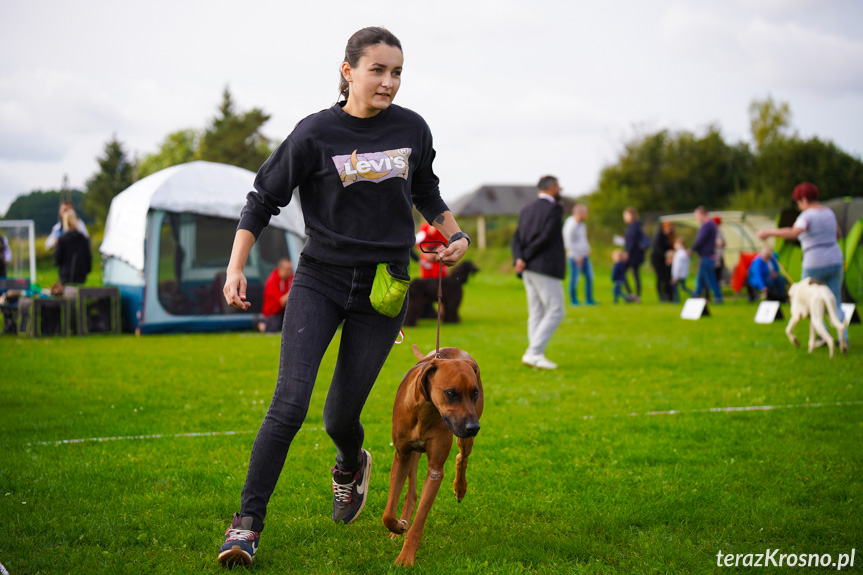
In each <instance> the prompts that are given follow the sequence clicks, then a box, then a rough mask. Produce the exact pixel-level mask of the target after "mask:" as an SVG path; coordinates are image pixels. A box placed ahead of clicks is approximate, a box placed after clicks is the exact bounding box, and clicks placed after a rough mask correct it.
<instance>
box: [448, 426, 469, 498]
mask: <svg viewBox="0 0 863 575" xmlns="http://www.w3.org/2000/svg"><path fill="white" fill-rule="evenodd" d="M456 443H458V455H456V456H455V481H453V484H452V486H453V490H454V491H455V498H456V499H457V500H458V502H459V503H461V500H462V499H464V495H465V493H467V458H468V456H470V453H471V451H473V437H465V438H462V437H459V438H458V439H457V440H456Z"/></svg>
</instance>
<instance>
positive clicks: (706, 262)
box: [695, 256, 722, 303]
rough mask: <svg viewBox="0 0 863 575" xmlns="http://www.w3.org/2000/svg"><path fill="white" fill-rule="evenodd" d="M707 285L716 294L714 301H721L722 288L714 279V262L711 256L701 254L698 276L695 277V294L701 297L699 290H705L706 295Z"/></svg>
mask: <svg viewBox="0 0 863 575" xmlns="http://www.w3.org/2000/svg"><path fill="white" fill-rule="evenodd" d="M705 284H706V285H705ZM708 287H709V288H710V289H711V290H712V291H713V293H714V294H716V303H722V290H720V289H719V282H718V281H716V262H715V261H713V258H709V257H704V256H701V261H699V262H698V277H697V278H696V279H695V295H696V296H698V297H701V290H705V296H706V295H707V294H706V289H707V288H708Z"/></svg>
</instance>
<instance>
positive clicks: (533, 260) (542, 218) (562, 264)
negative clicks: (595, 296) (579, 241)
mask: <svg viewBox="0 0 863 575" xmlns="http://www.w3.org/2000/svg"><path fill="white" fill-rule="evenodd" d="M511 248H512V257H513V259H514V260H519V259H522V260H524V261H525V263H526V264H527V265H526V267H525V269H528V270H530V271H532V272H536V273H540V274H544V275H547V276H551V277H553V278H558V279H563V278H564V277H565V276H566V250H565V249H564V247H563V207H562V206H561V205H560V202H557V201H554V202H552V201H549V200H547V199H546V198H538V199H536V200H534V201H533V202H531V203H529V204H528V205H526V206H525V207H523V208H522V209H521V212H520V213H519V215H518V228H517V229H516V230H515V235H513V237H512V242H511Z"/></svg>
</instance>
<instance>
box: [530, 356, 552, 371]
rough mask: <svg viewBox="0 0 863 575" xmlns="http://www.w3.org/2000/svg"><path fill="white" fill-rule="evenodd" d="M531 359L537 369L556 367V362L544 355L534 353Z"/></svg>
mask: <svg viewBox="0 0 863 575" xmlns="http://www.w3.org/2000/svg"><path fill="white" fill-rule="evenodd" d="M533 359H534V363H533V367H535V368H537V369H557V364H556V363H554V362H553V361H551V360H550V359H548V358H547V357H545V356H544V355H535V356H534V357H533Z"/></svg>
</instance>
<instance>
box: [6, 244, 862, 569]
mask: <svg viewBox="0 0 863 575" xmlns="http://www.w3.org/2000/svg"><path fill="white" fill-rule="evenodd" d="M505 261H506V257H505V256H504V255H501V254H500V253H491V254H487V255H485V256H484V257H483V258H482V261H481V267H482V268H483V271H482V272H481V273H480V274H479V275H477V276H475V277H474V278H472V279H471V281H470V283H469V284H468V285H467V287H466V290H467V293H466V296H465V303H464V306H463V308H462V316H463V320H464V321H463V323H462V324H461V325H457V326H451V325H444V326H443V328H442V335H441V339H442V344H443V345H453V346H458V347H461V348H463V349H465V350H467V351H468V352H470V353H471V354H472V355H473V356H474V357H475V358H476V359H477V360H478V362H479V364H480V366H481V369H482V375H483V382H484V385H485V393H486V410H485V413H484V415H483V418H482V431H481V432H480V434H479V436H478V438H477V441H476V447H475V450H474V454H473V455H472V457H471V460H470V468H469V470H468V481H469V487H468V494H467V497H466V498H465V500H464V501H463V502H462V503H461V504H458V503H456V501H455V498H454V497H453V495H452V491H451V482H452V478H453V476H454V463H455V456H454V454H453V455H451V457H450V459H449V461H448V462H447V466H446V469H445V478H444V486H443V488H442V489H441V492H440V494H439V496H438V499H437V501H436V503H435V505H434V507H433V508H432V511H431V514H430V516H429V521H428V523H427V524H426V529H425V534H424V537H423V541H422V545H421V547H420V550H419V553H418V554H417V566H416V567H415V572H416V573H440V574H451V573H522V572H528V573H625V574H633V573H657V572H658V573H715V572H732V573H733V572H740V573H742V572H749V571H751V570H752V569H749V568H745V567H742V566H741V567H737V568H735V567H722V568H720V567H717V553H718V552H720V551H721V552H722V553H723V554H724V553H734V554H758V553H765V551H766V550H768V549H770V550H772V549H779V550H780V551H779V553H781V554H803V553H805V554H807V556H808V554H810V553H811V554H816V553H817V554H818V555H823V554H831V555H832V556H833V559H836V558H838V557H839V555H840V554H844V553H851V550H852V549H856V563H855V570H857V571H859V570H860V568H861V567H860V566H861V565H863V538H861V536H863V514H861V510H863V500H861V493H863V481H861V473H860V472H861V468H863V451H861V446H863V343H861V342H863V329H861V327H860V326H859V325H852V326H851V330H850V332H851V333H850V339H851V341H852V348H851V350H850V352H849V353H848V355H847V356H841V355H837V357H835V358H834V359H832V360H831V359H830V358H829V357H828V355H827V350H826V348H821V349H818V350H816V351H815V353H813V354H811V355H809V354H807V353H806V350H805V349H802V350H801V349H796V348H794V347H792V346H791V345H790V344H789V343H788V340H787V339H786V337H785V334H784V323H783V322H777V323H775V324H773V325H770V326H762V325H756V324H754V323H753V321H752V318H753V316H754V314H755V306H754V305H750V304H748V303H745V302H744V301H729V302H728V303H727V304H726V305H724V306H721V307H720V306H717V307H715V308H714V309H713V315H712V316H711V317H709V318H704V319H702V320H700V321H697V322H690V321H682V320H680V319H679V318H678V315H679V311H680V308H679V306H672V305H662V304H659V303H656V302H655V297H653V298H651V297H650V295H648V297H647V298H646V301H645V303H642V304H637V305H636V304H633V305H624V304H619V305H613V304H612V303H611V297H610V296H611V293H610V282H609V281H608V268H607V267H603V266H599V269H598V271H597V292H598V298H599V299H600V301H601V302H602V305H600V306H598V307H593V308H586V307H578V308H569V309H568V310H567V317H566V319H565V320H564V323H563V324H562V325H561V327H560V329H559V330H558V332H557V334H556V335H555V337H554V339H553V340H552V343H551V345H550V347H549V349H548V351H547V355H548V356H549V358H551V359H552V360H553V361H556V362H558V363H559V364H560V369H559V370H557V371H554V372H543V371H534V370H531V369H528V368H526V367H524V366H522V365H521V364H520V358H521V354H522V353H523V351H524V348H525V346H526V333H525V332H526V304H525V296H524V290H523V288H522V286H521V283H520V282H519V281H518V280H517V279H516V278H515V277H513V276H511V275H510V274H504V273H500V272H499V268H500V267H501V266H503V265H504V262H505ZM651 281H652V278H650V277H648V278H647V279H646V282H645V283H646V284H648V287H647V288H646V290H645V291H646V292H647V293H648V294H652V293H653V291H654V290H653V289H652V287H650V284H651ZM786 312H787V308H786ZM806 330H808V325H801V326H799V327H798V335H799V336H801V339H803V340H805V339H806V338H807V337H808V334H806V333H805V332H806ZM434 339H435V324H434V322H433V321H424V322H421V324H420V326H419V327H417V328H413V329H409V330H407V340H406V342H405V344H404V345H401V346H396V347H395V348H394V350H393V352H392V353H391V355H390V358H389V360H388V361H387V363H386V365H385V366H384V369H383V372H382V373H381V376H380V378H379V380H378V382H377V385H376V386H375V388H374V390H373V391H372V394H371V396H370V398H369V401H368V403H367V405H366V408H365V410H364V413H363V423H364V425H365V428H366V447H367V448H368V449H369V451H370V452H371V453H372V455H373V456H374V471H373V474H372V478H371V487H370V494H369V502H368V504H367V506H366V510H365V511H364V513H363V515H362V516H361V518H360V519H359V520H357V522H355V523H354V524H351V525H349V526H344V525H336V524H333V523H332V522H331V520H330V518H329V516H330V511H331V502H332V491H331V487H330V477H329V468H330V466H331V465H332V464H333V458H334V455H335V451H334V449H333V447H332V444H331V442H330V440H329V438H328V437H327V435H326V433H325V432H324V431H323V429H322V416H321V413H322V410H323V402H324V398H325V394H326V391H327V383H328V377H329V376H330V375H331V374H332V370H333V365H334V362H335V356H336V354H335V350H336V345H337V343H338V339H337V340H336V341H335V342H334V344H333V345H332V346H331V348H330V350H329V351H328V353H327V355H326V357H325V359H324V363H323V365H322V368H321V371H320V376H319V379H320V381H319V382H318V387H317V389H316V390H315V394H314V396H313V398H312V406H311V409H310V411H309V416H308V418H307V421H306V424H305V426H304V428H303V430H302V431H301V432H300V433H299V434H298V435H297V438H296V440H295V442H294V444H293V446H292V447H291V453H290V454H289V456H288V463H287V465H286V467H285V469H284V472H283V473H282V477H281V480H280V483H279V485H278V487H277V489H276V493H275V495H274V497H273V499H272V502H271V504H270V508H269V515H268V517H267V528H266V530H265V531H264V532H263V534H262V537H261V548H260V551H259V553H258V557H257V558H256V560H255V565H254V567H253V569H252V570H253V571H255V572H259V573H384V572H393V571H397V569H395V568H394V567H392V562H393V561H394V560H395V558H396V556H397V555H398V553H399V550H400V548H401V540H396V541H393V540H390V539H388V538H387V531H386V529H385V528H384V527H383V525H382V524H381V514H382V512H383V507H384V503H385V501H386V496H387V488H388V476H389V469H390V466H391V463H392V454H393V451H392V447H391V446H390V425H391V414H392V401H393V398H394V395H395V390H396V388H397V387H398V384H399V381H400V380H401V377H402V375H403V374H404V373H405V371H407V369H408V368H409V367H410V366H411V365H412V364H413V363H414V362H415V359H414V357H413V354H412V353H411V351H410V345H411V344H413V343H416V344H417V345H419V347H420V348H421V349H422V350H424V351H427V350H429V349H433V348H434ZM278 350H279V338H278V337H277V336H265V335H259V334H253V333H239V334H209V335H172V336H144V337H138V338H136V337H133V336H129V335H124V336H120V337H100V336H93V337H89V338H67V339H44V340H26V339H23V338H15V337H9V336H6V337H3V338H2V339H0V365H2V366H3V367H2V371H0V518H2V524H3V526H4V528H5V529H4V536H3V537H2V539H0V563H2V564H4V565H5V566H6V568H7V569H8V570H9V572H10V573H11V574H12V575H16V574H24V573H26V574H37V573H63V574H66V573H82V574H83V573H88V574H92V573H111V574H115V573H129V574H132V573H134V574H139V573H177V574H181V573H183V574H184V573H218V572H220V567H219V566H218V564H217V563H216V554H217V549H218V547H219V545H220V544H221V541H222V538H223V534H224V530H225V528H226V526H227V523H228V520H229V517H230V515H231V513H232V512H234V511H237V510H238V505H239V498H240V491H241V489H242V485H243V482H244V479H245V474H246V468H247V464H248V457H249V452H250V449H251V445H252V442H253V440H254V434H255V432H256V431H257V428H258V426H259V425H260V422H261V420H262V418H263V415H264V413H265V411H266V409H267V405H268V403H269V399H270V397H271V394H272V391H273V387H274V384H275V378H276V369H277V363H278ZM837 402H838V403H839V405H836V403H837ZM804 404H831V405H826V406H812V407H802V406H803V405H804ZM767 405H769V406H791V407H783V408H781V409H773V410H755V411H709V410H710V409H711V408H725V407H747V406H767ZM671 410H674V411H675V413H674V414H653V413H652V412H665V411H671ZM228 431H232V432H237V434H235V435H221V434H220V435H191V434H207V433H210V432H228ZM185 434H189V435H185ZM154 435H159V436H160V437H149V438H140V439H118V440H111V441H84V442H77V443H59V444H58V443H57V442H60V441H62V440H68V439H81V438H106V437H118V438H129V437H136V436H154ZM420 472H421V475H424V460H423V463H422V464H421V469H420ZM778 559H779V557H778V555H777V556H776V560H777V561H778ZM834 569H835V568H830V569H826V568H825V569H821V570H824V571H827V570H834ZM757 571H764V572H768V573H769V572H781V571H795V569H791V568H772V569H770V568H768V569H766V570H757ZM807 572H808V570H807Z"/></svg>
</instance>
